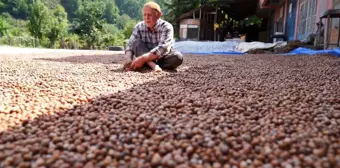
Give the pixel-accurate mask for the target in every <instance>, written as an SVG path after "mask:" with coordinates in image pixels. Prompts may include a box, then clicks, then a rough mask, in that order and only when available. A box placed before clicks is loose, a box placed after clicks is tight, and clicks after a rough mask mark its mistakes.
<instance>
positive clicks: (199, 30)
mask: <svg viewBox="0 0 340 168" xmlns="http://www.w3.org/2000/svg"><path fill="white" fill-rule="evenodd" d="M201 26H202V8H200V25H199V26H198V37H197V39H198V40H197V41H200V35H201Z"/></svg>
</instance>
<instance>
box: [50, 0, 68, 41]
mask: <svg viewBox="0 0 340 168" xmlns="http://www.w3.org/2000/svg"><path fill="white" fill-rule="evenodd" d="M52 16H53V17H51V19H50V20H49V25H48V26H49V28H48V31H47V33H46V36H47V37H48V38H49V40H50V42H51V43H50V47H54V45H55V42H56V41H57V39H59V38H60V37H62V36H63V35H64V34H66V32H67V28H68V20H67V13H66V12H65V9H64V8H63V6H61V5H58V6H57V7H56V8H55V9H54V10H53V14H52Z"/></svg>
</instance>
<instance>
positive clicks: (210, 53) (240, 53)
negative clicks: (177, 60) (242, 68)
mask: <svg viewBox="0 0 340 168" xmlns="http://www.w3.org/2000/svg"><path fill="white" fill-rule="evenodd" d="M181 53H182V54H196V55H213V54H215V55H222V54H224V55H243V54H245V53H243V52H237V51H225V52H181Z"/></svg>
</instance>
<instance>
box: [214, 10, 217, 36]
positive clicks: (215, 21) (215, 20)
mask: <svg viewBox="0 0 340 168" xmlns="http://www.w3.org/2000/svg"><path fill="white" fill-rule="evenodd" d="M216 23H217V6H216V9H215V18H214V26H215V24H216ZM216 33H217V32H216V29H214V41H216Z"/></svg>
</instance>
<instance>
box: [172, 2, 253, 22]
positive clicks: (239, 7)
mask: <svg viewBox="0 0 340 168" xmlns="http://www.w3.org/2000/svg"><path fill="white" fill-rule="evenodd" d="M258 4H259V0H217V1H214V2H211V3H209V4H206V5H202V6H201V7H200V8H197V9H193V10H191V11H189V12H186V13H184V14H183V15H181V16H180V17H179V18H178V19H184V18H187V17H191V16H192V13H193V12H197V11H199V10H200V9H202V10H204V11H205V12H214V11H215V10H216V9H215V6H217V7H218V8H219V9H220V10H223V11H224V12H225V13H227V14H228V15H229V16H230V17H232V18H234V19H236V20H242V19H244V18H246V17H249V16H251V15H254V14H255V13H256V9H257V6H258Z"/></svg>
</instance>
